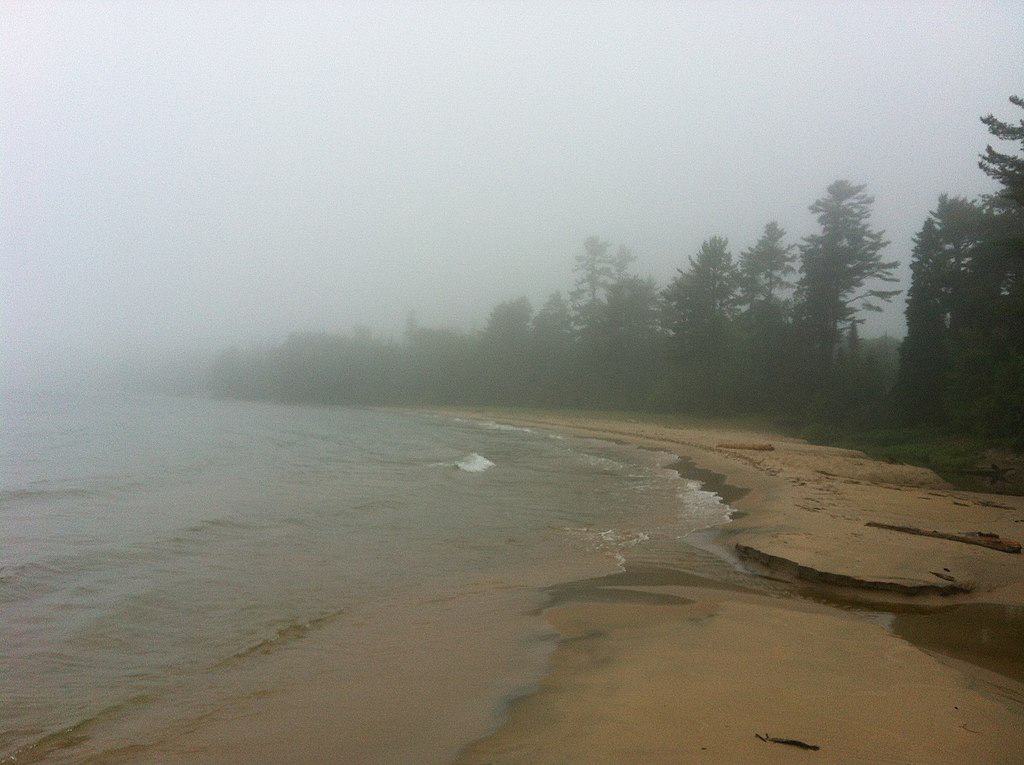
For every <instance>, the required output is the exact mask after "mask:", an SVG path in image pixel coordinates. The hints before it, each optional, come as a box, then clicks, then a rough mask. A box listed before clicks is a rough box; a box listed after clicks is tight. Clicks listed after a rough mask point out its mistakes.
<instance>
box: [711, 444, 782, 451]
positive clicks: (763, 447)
mask: <svg viewBox="0 0 1024 765" xmlns="http://www.w3.org/2000/svg"><path fill="white" fill-rule="evenodd" d="M718 448H719V449H744V450H746V451H751V452H773V451H775V446H773V445H772V444H753V443H732V442H727V443H724V444H718Z"/></svg>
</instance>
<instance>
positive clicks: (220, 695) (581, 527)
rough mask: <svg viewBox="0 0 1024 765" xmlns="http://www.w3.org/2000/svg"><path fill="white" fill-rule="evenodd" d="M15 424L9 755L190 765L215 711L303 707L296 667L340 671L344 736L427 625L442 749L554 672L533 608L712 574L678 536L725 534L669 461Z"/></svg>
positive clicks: (220, 417) (722, 514) (358, 428)
mask: <svg viewBox="0 0 1024 765" xmlns="http://www.w3.org/2000/svg"><path fill="white" fill-rule="evenodd" d="M4 420H5V427H4V429H3V447H2V448H3V452H2V473H0V474H2V480H3V486H2V487H0V491H2V494H0V498H2V506H0V507H2V509H0V536H2V538H3V539H4V545H3V548H2V552H0V620H2V622H3V624H4V631H5V638H4V641H5V649H4V652H5V659H4V662H5V672H4V674H3V679H2V681H0V682H2V683H3V688H2V689H0V695H2V696H3V697H4V698H5V700H6V703H5V704H4V705H3V711H2V713H0V743H2V748H3V751H4V752H5V753H7V754H10V753H12V752H13V753H16V754H17V755H18V759H19V760H21V759H33V758H35V757H40V756H49V757H61V756H63V757H67V758H70V759H78V758H80V757H82V756H85V755H87V754H90V753H98V752H104V751H107V752H110V751H114V750H119V749H121V748H123V747H126V746H129V747H142V749H141V750H140V751H148V752H149V753H150V755H151V756H155V755H157V754H163V755H168V756H171V755H175V756H183V753H184V752H185V751H187V747H186V745H185V742H186V741H192V742H193V743H194V742H195V740H202V736H203V735H204V732H206V733H209V732H210V731H218V730H219V729H220V727H221V726H228V723H227V720H230V719H231V715H229V714H228V712H227V710H235V711H237V709H239V708H243V709H244V708H246V705H247V704H250V703H255V701H254V700H258V699H260V698H263V697H264V696H265V695H267V694H277V695H278V696H284V697H285V698H288V694H289V693H293V692H296V690H295V686H294V684H293V682H294V678H295V677H296V676H298V675H296V672H297V670H296V667H297V666H302V667H304V670H303V671H305V672H307V673H308V672H309V671H310V667H311V666H321V667H322V666H331V667H333V668H334V669H335V671H336V672H338V673H339V675H338V677H336V678H335V680H336V681H339V678H340V681H339V682H338V684H336V685H333V686H332V687H334V688H335V689H337V688H345V689H346V691H345V693H347V694H349V696H347V697H346V698H350V701H349V702H348V704H349V707H350V708H348V709H347V710H346V707H345V702H344V701H335V703H337V704H339V705H340V717H339V719H338V721H337V722H336V725H337V726H339V727H338V737H339V740H344V739H345V738H346V737H347V736H348V735H349V734H351V733H352V731H349V730H347V729H346V722H345V720H346V719H350V718H349V717H346V715H345V713H346V711H347V712H348V714H349V715H350V716H351V715H356V716H358V714H364V715H371V714H375V713H377V714H381V715H383V714H384V711H383V710H385V709H391V710H392V712H393V713H394V712H395V705H394V703H393V702H387V701H385V699H383V698H381V697H379V696H375V695H374V693H375V691H374V688H377V687H380V686H382V687H384V688H392V689H393V691H394V692H398V693H401V692H402V689H403V687H404V686H403V683H407V682H409V681H406V680H403V675H402V674H399V673H397V672H396V673H395V674H391V673H390V672H389V670H388V668H387V662H388V661H397V662H401V661H403V660H405V657H409V656H415V655H416V650H414V649H413V648H411V646H413V645H416V644H418V643H420V642H421V641H424V640H425V638H424V635H425V634H427V633H429V632H430V631H431V630H433V631H435V632H438V633H439V634H443V635H446V637H445V639H444V640H443V641H442V642H441V644H439V645H437V646H434V647H433V648H423V649H422V650H424V651H425V652H426V653H427V657H426V659H425V660H426V661H427V666H430V665H431V663H435V664H436V666H437V667H438V669H437V672H438V673H445V676H446V677H447V680H446V681H445V683H442V685H444V687H445V688H447V690H440V691H437V693H438V694H440V695H441V696H445V697H447V695H450V696H451V697H452V700H451V707H450V709H451V710H456V711H453V712H451V714H452V715H453V716H454V717H453V719H452V720H451V721H450V722H451V733H450V736H449V738H448V739H447V740H442V739H443V737H441V738H439V739H436V740H434V739H432V740H430V741H424V742H423V743H422V747H421V748H420V750H419V754H420V755H426V754H428V753H429V754H432V755H438V754H439V752H441V751H447V752H449V753H450V751H454V749H455V748H457V747H458V746H459V745H461V744H462V743H465V741H464V740H463V739H464V737H466V736H471V735H473V734H476V735H479V734H480V733H482V732H483V731H482V730H479V729H478V728H479V726H480V725H486V724H489V721H490V720H493V719H494V718H493V715H495V714H497V711H498V710H499V709H500V705H501V703H502V701H503V699H504V698H506V697H507V696H508V695H509V694H513V693H515V692H516V690H517V689H521V688H523V687H527V686H529V684H530V683H532V682H534V681H535V679H536V677H537V676H539V674H540V672H541V671H542V669H543V662H544V657H545V655H546V652H547V650H549V649H550V638H551V636H550V634H548V632H547V629H546V628H545V626H544V624H543V620H542V619H541V617H540V616H539V615H538V614H537V613H536V608H537V607H538V606H539V605H541V604H542V602H543V598H544V596H543V592H542V588H544V587H546V586H550V585H554V584H557V583H559V582H563V581H567V580H569V579H573V578H580V577H584V576H589V575H596V574H602V573H607V572H609V571H614V570H617V569H619V568H621V567H622V566H624V565H626V564H627V561H629V562H631V563H636V564H645V563H646V564H663V563H665V562H666V561H668V560H671V561H672V562H673V563H676V564H678V563H680V562H681V561H685V560H687V556H688V555H689V556H690V557H691V558H693V556H695V555H696V556H697V558H693V560H698V559H699V555H698V554H697V553H696V552H695V551H691V552H687V550H686V548H685V547H683V548H682V549H680V545H679V539H680V537H682V536H684V535H685V534H686V533H688V532H689V531H692V530H694V529H697V528H701V527H705V526H708V525H713V524H716V523H721V522H723V521H724V520H725V518H726V508H725V507H724V506H722V505H721V504H720V503H719V502H718V500H717V499H716V498H715V497H714V496H713V495H706V494H705V493H703V492H701V491H700V490H699V486H698V485H697V484H696V483H695V482H692V481H687V480H684V479H682V478H680V477H679V475H678V474H677V473H675V472H674V471H672V470H671V469H668V468H666V463H668V462H670V461H671V459H672V457H671V455H662V454H658V453H651V452H644V451H641V450H637V449H631V448H627V447H616V446H613V445H611V444H605V443H602V442H596V441H580V440H573V439H564V438H559V437H555V436H553V435H551V434H548V433H544V432H535V431H532V430H529V429H523V428H510V427H508V426H501V425H497V424H495V423H482V424H480V423H472V422H464V421H458V420H454V419H452V418H445V417H441V416H437V415H428V414H398V413H392V412H383V411H372V410H355V409H341V408H317V407H304V406H293V407H288V406H279V405H272V404H259V403H242V402H225V401H210V400H202V399H183V398H166V397H156V396H153V397H145V398H135V399H123V398H114V397H110V396H89V397H84V398H80V399H77V400H61V399H54V398H52V397H49V396H35V397H25V398H17V399H14V400H11V401H8V402H7V407H6V410H5V413H4ZM693 560H691V565H711V566H713V565H715V562H714V561H707V562H704V563H699V564H694V563H693ZM484 596H485V597H484ZM456 621H457V622H458V623H459V625H460V626H459V627H456V626H455V625H454V624H453V622H456ZM383 625H387V627H386V634H387V635H389V637H388V638H387V639H386V640H385V639H384V638H382V637H381V634H380V631H381V630H382V629H385V628H384V627H383ZM460 629H461V630H463V631H466V630H468V634H469V635H471V636H472V640H473V641H474V642H475V643H477V644H480V645H490V644H491V642H492V641H495V644H496V645H497V646H498V648H497V649H496V650H497V653H495V654H494V656H493V657H490V658H488V660H487V661H488V662H489V663H486V664H485V665H484V666H478V667H475V668H469V669H467V668H465V667H464V668H463V669H461V670H459V669H454V670H452V669H450V668H449V669H445V666H446V665H445V663H444V659H443V657H444V656H445V655H448V653H449V652H450V646H449V643H448V641H449V640H451V639H457V637H455V636H457V635H458V634H460V632H459V630H460ZM487 635H489V636H490V637H485V636H487ZM538 640H539V641H540V642H538ZM389 641H390V645H391V647H390V648H389V647H387V646H388V644H389ZM464 648H465V647H464ZM465 650H466V651H467V652H468V654H469V655H470V656H471V655H472V651H470V650H469V649H468V648H465ZM431 651H436V654H432V653H431ZM311 655H312V656H321V657H323V658H321V659H318V660H317V661H315V662H310V661H309V657H310V656H311ZM375 656H376V658H374V657H375ZM299 657H304V659H305V663H304V664H303V663H302V662H298V659H299ZM499 659H500V660H501V662H503V663H502V664H501V667H503V668H496V667H495V666H494V662H499ZM297 662H298V663H297ZM375 662H376V663H377V665H379V666H381V669H380V672H379V673H377V674H375V675H374V677H373V681H372V682H371V681H370V680H369V679H368V678H366V677H361V676H360V668H364V667H365V666H367V665H368V664H369V665H373V664H374V663H375ZM467 663H468V664H469V665H472V662H471V660H467ZM458 677H463V678H464V682H460V681H458V680H453V679H452V678H458ZM483 677H487V679H488V680H487V682H482V681H481V680H480V678H483ZM471 680H472V682H471ZM435 681H437V682H440V677H438V678H435ZM474 682H476V683H478V684H477V685H474V684H473V683H474ZM311 683H313V684H314V685H315V682H314V681H311ZM467 684H468V687H467ZM406 690H408V691H409V694H408V695H409V698H410V699H415V698H416V691H415V688H413V689H411V690H409V689H406ZM342 696H344V694H342ZM467 705H472V706H475V707H476V711H475V713H474V714H475V716H474V715H469V714H467V715H466V716H465V717H464V718H460V717H459V714H458V712H457V710H459V709H462V708H464V707H465V706H467ZM283 706H285V707H287V703H286V704H284V705H283ZM442 708H448V707H444V705H443V704H442ZM222 715H224V717H223V718H222V717H221V716H222ZM405 719H406V722H405V724H406V725H411V724H412V723H411V721H412V720H413V718H412V717H411V716H410V715H408V714H406V717H405ZM351 724H355V723H351ZM474 726H476V727H474ZM421 735H422V732H421ZM217 737H218V736H217V735H216V734H214V735H213V738H214V739H217ZM399 738H400V737H399ZM411 740H412V741H413V742H414V743H413V746H415V745H416V744H415V742H416V741H417V739H416V738H415V736H413V737H412V739H411ZM369 744H370V742H368V745H369ZM211 746H212V745H211ZM375 746H376V748H375V749H373V751H375V752H376V753H377V755H378V756H379V755H380V754H381V752H383V751H386V747H385V745H384V744H382V742H379V741H378V742H375ZM382 747H385V748H382ZM445 747H447V749H446V748H445ZM214 752H216V749H215V748H213V749H210V750H208V751H207V754H208V755H210V754H212V753H214Z"/></svg>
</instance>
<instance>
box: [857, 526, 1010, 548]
mask: <svg viewBox="0 0 1024 765" xmlns="http://www.w3.org/2000/svg"><path fill="white" fill-rule="evenodd" d="M864 525H865V526H871V527H872V528H875V529H888V530H889V531H900V532H902V533H904V534H916V535H917V536H919V537H935V538H936V539H948V540H950V541H951V542H963V543H964V544H965V545H978V546H979V547H987V548H989V549H990V550H998V551H999V552H1004V553H1013V554H1017V555H1019V554H1020V550H1021V546H1020V542H1015V541H1014V540H1012V539H1004V538H1003V537H1001V536H999V535H998V534H990V533H988V532H985V531H968V532H967V533H965V534H951V533H948V532H945V531H931V530H928V529H919V528H916V527H914V526H893V525H891V524H888V523H876V522H875V521H868V522H867V523H865V524H864Z"/></svg>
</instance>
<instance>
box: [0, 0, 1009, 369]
mask: <svg viewBox="0 0 1024 765" xmlns="http://www.w3.org/2000/svg"><path fill="white" fill-rule="evenodd" d="M0 66H2V73H0V77H2V90H0V99H2V102H0V121H2V122H0V125H2V131H0V189H2V197H0V204H2V209H0V257H2V263H3V283H2V300H3V316H2V322H3V324H2V333H3V348H4V350H3V355H4V367H5V370H6V371H5V374H6V377H7V380H8V382H10V381H12V380H15V381H16V380H19V379H21V378H24V379H26V380H28V379H32V378H33V377H35V376H38V374H39V373H40V371H41V370H42V371H45V374H51V373H56V374H59V373H60V371H61V370H63V371H64V372H67V370H68V369H69V366H68V365H69V364H71V363H72V362H73V361H76V360H81V359H89V358H94V357H96V358H102V357H105V356H111V355H115V356H118V357H122V356H124V355H125V354H127V355H129V356H131V355H133V354H136V353H140V352H153V353H157V354H172V355H173V354H174V353H177V352H179V351H180V350H181V349H182V348H184V347H187V346H196V347H199V348H202V349H209V348H213V347H217V346H220V345H223V344H226V343H242V344H245V343H249V342H267V341H273V340H277V339H280V338H282V337H283V336H284V335H286V334H287V333H288V332H290V331H292V330H304V329H330V330H336V329H347V328H350V327H352V326H353V325H356V324H365V325H369V326H372V327H374V328H378V329H381V330H385V331H387V332H394V331H397V330H398V329H399V328H400V327H401V326H402V324H403V322H404V320H405V316H406V315H407V313H408V312H409V311H411V310H414V311H415V312H416V314H417V315H418V317H419V318H420V320H421V322H423V323H427V324H435V323H444V324H450V325H455V326H461V327H477V326H480V325H482V323H483V321H484V320H485V318H486V315H487V312H488V310H489V308H490V307H491V306H492V305H493V304H494V303H495V302H496V301H498V300H500V299H504V298H507V297H514V296H517V295H520V294H525V295H527V296H528V297H530V298H531V299H532V300H534V302H535V303H537V302H539V301H540V300H541V299H542V298H543V297H544V296H545V295H546V294H547V293H548V292H550V291H551V290H554V289H557V288H564V287H566V286H567V284H568V283H569V282H570V280H571V267H572V257H573V255H574V254H575V253H576V252H577V251H578V249H579V248H580V246H581V242H582V240H583V239H584V238H585V237H586V236H588V235H590V234H597V235H600V236H602V237H605V238H607V239H610V240H612V241H613V242H615V243H623V244H626V245H628V246H630V247H632V248H633V249H634V250H635V252H636V254H637V256H638V262H639V270H640V271H641V272H643V273H645V274H649V275H652V276H655V277H657V278H658V279H659V281H662V282H663V281H665V280H666V279H667V278H668V277H669V276H670V275H671V274H672V273H673V269H674V268H676V267H678V266H680V265H681V264H682V263H683V262H684V259H685V258H686V257H687V256H689V255H691V254H692V253H694V252H695V250H696V249H697V248H698V247H699V245H700V242H701V240H702V239H704V238H706V237H707V236H709V235H712V234H720V235H724V236H727V237H728V238H729V241H730V244H731V245H732V247H733V250H734V251H735V252H738V251H739V250H741V249H743V248H744V247H747V246H748V245H749V244H750V243H751V241H752V240H753V239H754V238H755V237H756V235H757V234H758V231H759V230H760V228H761V227H762V226H763V224H764V223H765V222H766V221H767V220H770V219H776V220H778V221H779V222H780V223H781V224H782V225H783V226H784V227H785V228H786V229H787V231H788V232H789V233H790V236H791V237H792V238H793V239H794V240H795V239H798V238H799V237H801V236H803V235H804V234H807V233H808V232H809V231H810V230H811V229H812V227H813V220H812V219H811V217H810V215H809V213H808V212H807V205H808V204H810V203H811V202H812V201H813V200H814V199H815V197H817V196H820V195H821V194H822V192H823V191H824V189H825V187H826V186H827V185H828V184H829V183H830V182H831V181H832V180H834V179H836V178H839V177H844V178H849V179H850V180H853V181H855V182H860V183H866V184H867V185H868V187H869V190H870V192H871V193H873V194H874V195H875V197H876V199H877V204H876V213H875V222H876V224H877V225H878V226H879V227H882V228H884V229H886V231H887V232H888V234H889V236H890V238H891V240H892V244H891V246H890V249H889V254H890V255H891V256H892V257H893V258H897V259H899V260H901V261H904V262H906V261H907V259H908V258H909V249H910V243H911V237H912V236H913V233H914V232H915V231H916V230H917V229H918V228H919V227H920V224H921V222H922V220H923V218H924V216H925V215H926V214H927V211H928V210H929V209H930V208H931V207H933V206H934V203H935V199H936V197H937V196H938V195H939V194H940V193H942V192H951V193H959V194H965V195H975V194H979V193H984V192H987V191H989V190H990V189H991V188H992V186H991V183H990V182H989V181H988V180H987V179H986V178H985V176H984V175H983V174H982V173H981V172H980V171H979V170H978V169H977V164H976V160H977V154H978V152H979V151H980V150H981V149H983V147H984V145H985V143H986V139H987V134H986V132H985V130H984V127H983V126H982V125H981V124H980V123H979V121H978V117H979V115H981V114H984V113H988V112H990V111H994V112H996V113H997V114H1000V115H1003V116H1010V115H1011V114H1012V111H1013V110H1012V107H1010V106H1009V105H1008V103H1007V100H1006V99H1007V97H1008V96H1009V95H1010V94H1011V93H1015V92H1016V93H1022V94H1024V8H1022V5H1021V4H1020V3H1019V2H1013V3H1005V4H987V3H981V2H971V3H964V4H944V3H939V2H927V3H921V4H917V5H914V4H911V3H907V2H900V3H889V4H867V5H864V4H856V3H843V4H835V5H832V4H827V3H821V2H815V3H811V2H808V3H794V4H772V5H759V4H748V3H738V4H729V3H725V2H715V3H708V4H697V3H692V4H691V3H674V4H670V5H668V4H666V5H662V4H656V3H628V4H597V3H589V2H588V3H578V4H575V3H565V4H558V3H553V2H545V3H539V4H536V5H531V4H527V5H521V4H512V3H508V4H501V3H497V2H488V3H483V4H424V3H415V4H414V3H408V4H398V5H394V6H385V5H383V4H381V3H379V2H374V3H369V4H365V5H363V4H344V3H332V4H328V5H314V4H306V3H275V4H267V5H257V4H255V3H253V2H239V3H235V4H214V3H209V2H204V3H199V4H196V5H194V6H189V5H186V4H184V3H151V4H146V3H137V2H132V3H126V4H115V5H111V4H100V3H89V4H81V5H78V4H70V3H53V4H49V3H37V2H31V3H24V4H16V3H10V2H7V3H5V4H4V5H3V6H2V8H0ZM901 310H902V305H900V306H894V308H893V310H891V311H890V312H888V313H887V314H886V315H885V316H883V317H881V318H880V319H876V320H875V321H874V322H873V323H872V324H871V325H869V328H870V329H873V331H874V332H875V333H876V334H877V333H878V332H880V331H886V330H887V331H889V332H891V333H897V334H898V333H901V332H902V319H901V317H900V312H901ZM55 370H56V371H55Z"/></svg>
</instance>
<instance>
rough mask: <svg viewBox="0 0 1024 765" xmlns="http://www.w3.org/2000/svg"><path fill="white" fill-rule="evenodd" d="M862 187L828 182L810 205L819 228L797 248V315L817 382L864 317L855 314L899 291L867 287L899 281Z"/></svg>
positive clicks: (877, 308) (872, 308)
mask: <svg viewBox="0 0 1024 765" xmlns="http://www.w3.org/2000/svg"><path fill="white" fill-rule="evenodd" d="M864 188H865V187H864V186H857V185H854V184H852V183H850V182H849V181H842V180H840V181H836V182H835V183H833V184H832V185H831V186H829V187H828V190H827V194H826V196H824V197H822V198H820V199H818V200H817V201H815V202H814V204H812V205H811V207H810V211H811V212H812V213H814V214H815V216H816V217H817V219H818V224H819V225H820V226H821V232H820V233H818V234H812V235H810V236H808V237H805V239H804V241H803V244H802V245H801V246H800V256H801V264H800V281H799V283H798V285H797V303H798V306H799V312H798V316H799V320H800V322H801V328H802V330H803V332H804V334H805V335H806V338H807V342H808V344H809V346H810V352H811V354H812V356H813V358H812V364H813V373H814V374H815V375H817V376H818V378H819V379H818V380H817V382H818V383H820V382H822V376H825V375H827V374H828V373H829V372H830V370H831V369H832V363H833V361H834V359H835V355H836V352H837V350H838V348H839V344H840V339H841V337H842V335H843V333H844V332H846V333H848V332H849V328H850V326H851V325H852V324H853V323H854V322H860V321H862V319H860V318H859V316H858V314H859V312H860V311H862V310H864V311H880V310H881V306H880V305H879V303H880V302H888V301H890V300H892V299H893V298H894V297H895V296H896V295H898V294H899V290H884V289H878V288H875V287H872V286H870V283H871V282H873V281H882V282H895V281H897V279H896V277H895V276H893V270H894V269H895V268H896V265H897V262H896V261H883V260H882V257H881V252H882V250H883V249H885V247H886V246H887V245H888V244H889V243H888V241H886V239H885V235H884V232H882V231H876V230H874V229H873V228H871V225H870V222H869V221H870V217H871V205H872V204H873V202H874V199H873V198H872V197H870V196H868V195H867V194H865V193H864Z"/></svg>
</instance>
